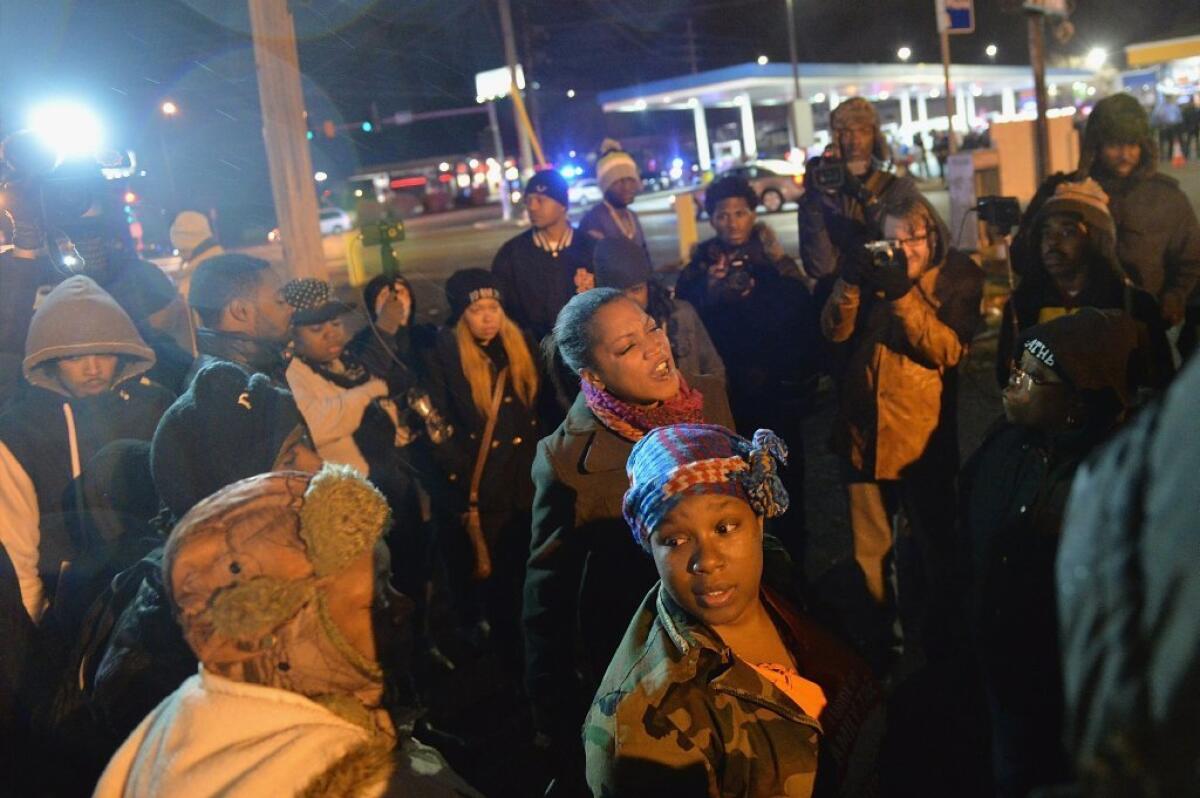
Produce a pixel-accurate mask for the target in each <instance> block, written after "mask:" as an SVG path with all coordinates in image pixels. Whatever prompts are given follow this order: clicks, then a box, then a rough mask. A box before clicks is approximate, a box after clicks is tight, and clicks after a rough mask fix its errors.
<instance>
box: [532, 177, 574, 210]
mask: <svg viewBox="0 0 1200 798" xmlns="http://www.w3.org/2000/svg"><path fill="white" fill-rule="evenodd" d="M530 194H541V195H543V196H546V197H549V198H550V199H552V200H554V201H555V202H557V203H558V204H559V205H561V206H563V207H564V208H566V207H567V206H569V205H570V204H571V200H570V199H569V195H568V193H567V180H566V178H564V177H563V176H562V175H560V174H559V173H558V172H556V171H555V170H553V169H543V170H542V171H540V172H537V173H535V174H534V176H533V177H531V178H529V182H528V183H526V184H525V196H526V197H528V196H529V195H530Z"/></svg>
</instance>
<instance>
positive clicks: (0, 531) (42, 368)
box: [0, 275, 174, 622]
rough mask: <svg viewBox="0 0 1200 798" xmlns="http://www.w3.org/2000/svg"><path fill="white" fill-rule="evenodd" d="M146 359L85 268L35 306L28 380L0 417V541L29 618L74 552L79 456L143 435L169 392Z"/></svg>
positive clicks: (148, 352) (45, 601)
mask: <svg viewBox="0 0 1200 798" xmlns="http://www.w3.org/2000/svg"><path fill="white" fill-rule="evenodd" d="M153 365H154V351H153V350H152V349H151V348H150V347H148V346H146V343H145V342H144V341H143V340H142V338H141V336H139V335H138V333H137V330H136V329H135V327H134V325H133V322H132V321H131V320H130V318H129V316H128V315H127V314H126V313H125V311H123V310H121V308H120V306H119V305H117V303H116V302H115V301H114V300H113V298H112V297H110V296H109V295H108V294H106V293H105V292H104V291H103V290H102V289H101V288H100V287H99V286H98V285H96V283H95V282H94V281H92V280H91V279H90V278H88V277H83V276H82V275H79V276H75V277H71V278H69V279H67V280H65V281H63V282H62V283H59V285H58V286H56V287H55V288H54V290H53V291H51V292H50V293H49V294H48V295H47V296H46V299H45V300H44V301H43V302H42V305H41V306H40V307H39V308H38V310H37V312H36V313H34V316H33V320H32V322H31V323H30V325H29V336H28V338H27V339H26V343H25V360H24V362H23V370H24V374H25V379H26V380H27V381H28V383H29V388H28V389H27V390H26V391H25V392H24V393H23V394H22V395H21V396H20V397H18V398H17V399H16V400H15V401H14V402H13V404H12V405H11V406H10V407H9V408H8V409H7V411H6V412H5V413H4V415H3V416H2V417H0V518H3V519H4V523H3V524H0V544H2V545H3V546H4V548H5V550H6V551H7V552H8V556H9V558H10V559H11V560H12V563H13V567H14V569H15V571H16V575H17V580H18V583H19V584H20V588H21V600H22V603H23V604H24V606H25V610H26V612H27V613H28V614H29V616H30V618H32V619H33V620H34V621H35V622H38V621H40V620H41V618H42V615H43V613H45V611H46V609H47V607H49V606H50V605H51V604H52V603H53V600H54V591H55V584H56V580H57V578H58V575H59V572H60V571H61V569H62V566H63V564H64V563H68V562H70V561H71V559H72V558H73V556H74V555H75V552H74V544H73V535H72V526H73V525H74V524H76V523H77V521H78V519H77V518H72V515H71V513H70V512H69V511H68V509H67V507H68V505H67V504H66V502H67V500H68V497H69V494H70V492H71V490H72V486H73V485H75V484H77V483H76V480H77V479H78V477H79V476H80V474H81V473H82V464H84V463H86V462H87V461H88V460H89V459H90V458H91V457H92V456H93V455H94V454H95V453H96V452H97V451H99V449H100V448H101V447H102V446H104V445H105V444H106V443H108V442H109V441H113V440H116V439H118V438H134V439H139V440H149V439H150V437H151V436H152V435H153V434H154V427H155V425H156V424H157V423H158V419H159V417H160V416H161V415H162V414H163V413H164V412H165V411H166V409H167V407H169V406H170V404H171V401H172V399H173V398H174V397H173V396H172V394H171V393H170V392H169V391H167V390H166V389H165V388H162V387H161V386H158V385H155V384H153V383H152V382H150V380H148V379H144V378H143V376H142V375H144V373H145V372H146V371H147V370H149V369H150V367H151V366H153Z"/></svg>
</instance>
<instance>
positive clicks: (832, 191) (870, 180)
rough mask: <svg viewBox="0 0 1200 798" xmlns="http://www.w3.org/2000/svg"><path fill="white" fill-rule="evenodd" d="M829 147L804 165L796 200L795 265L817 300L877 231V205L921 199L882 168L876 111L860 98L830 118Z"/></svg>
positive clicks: (885, 155)
mask: <svg viewBox="0 0 1200 798" xmlns="http://www.w3.org/2000/svg"><path fill="white" fill-rule="evenodd" d="M829 125H830V129H831V130H832V131H833V144H832V145H831V150H830V151H827V153H826V155H825V156H824V157H822V158H813V159H812V160H810V161H809V162H808V167H807V169H806V170H805V174H804V195H803V196H802V197H801V198H800V212H799V226H800V259H801V261H802V262H803V264H804V269H805V271H806V272H808V274H809V275H810V276H811V277H813V278H815V279H816V280H817V281H818V288H817V296H818V298H819V299H820V298H823V297H825V296H828V292H829V287H830V286H831V285H832V284H833V281H834V279H835V278H836V277H837V276H838V274H839V273H840V272H841V270H842V265H843V263H844V261H845V259H846V257H847V253H849V252H851V251H852V250H857V249H859V248H860V247H861V245H862V244H863V243H865V242H866V241H868V240H869V239H870V238H871V237H872V236H871V235H870V233H869V231H872V230H875V229H877V225H878V223H879V215H878V211H879V205H880V203H889V202H898V201H900V200H901V199H907V198H914V197H918V196H920V192H919V191H918V190H917V184H916V183H915V182H913V179H912V178H911V177H908V176H907V175H905V176H900V175H897V174H895V173H894V172H892V171H891V170H890V169H888V168H887V163H888V160H889V158H890V153H889V151H888V145H887V140H886V139H885V138H884V136H883V133H882V131H880V129H879V115H878V114H877V113H876V111H875V107H874V106H873V105H871V103H870V102H868V101H867V100H866V99H864V98H862V97H852V98H850V99H849V100H846V101H845V102H843V103H842V104H841V105H839V106H838V107H837V108H835V109H833V112H832V113H831V114H830V115H829Z"/></svg>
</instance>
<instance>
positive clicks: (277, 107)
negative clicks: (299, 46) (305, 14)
mask: <svg viewBox="0 0 1200 798" xmlns="http://www.w3.org/2000/svg"><path fill="white" fill-rule="evenodd" d="M249 4H250V28H251V32H252V34H253V38H254V64H255V67H256V69H255V72H256V73H257V75H258V94H259V103H260V104H261V106H262V117H263V129H262V130H263V144H264V145H266V148H267V166H268V168H269V169H270V172H271V193H272V195H273V196H274V198H275V215H276V217H277V218H278V220H279V232H280V237H281V238H282V239H283V259H284V264H285V267H286V268H287V270H288V271H289V272H290V274H291V275H292V276H293V277H318V278H321V279H324V278H326V277H327V270H326V267H325V254H324V250H323V249H322V247H321V235H320V227H319V226H318V221H317V194H316V190H315V189H314V188H313V168H312V158H311V156H310V155H309V152H308V138H307V136H306V135H305V130H306V127H305V123H304V94H303V92H302V91H301V89H300V59H299V56H298V54H297V52H296V29H295V27H294V25H293V24H292V15H291V12H289V11H288V5H287V0H249Z"/></svg>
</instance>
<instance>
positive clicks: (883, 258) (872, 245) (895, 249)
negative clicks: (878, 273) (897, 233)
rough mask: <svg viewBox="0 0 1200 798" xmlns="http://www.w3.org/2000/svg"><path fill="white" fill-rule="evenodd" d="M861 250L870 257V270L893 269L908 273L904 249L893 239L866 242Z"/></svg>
mask: <svg viewBox="0 0 1200 798" xmlns="http://www.w3.org/2000/svg"><path fill="white" fill-rule="evenodd" d="M863 248H864V249H866V250H867V254H868V255H870V257H871V268H872V269H887V268H893V269H900V270H901V271H904V272H907V271H908V257H907V256H905V254H904V248H903V247H901V246H900V242H899V241H896V240H895V239H883V240H882V241H868V242H867V243H866V244H863Z"/></svg>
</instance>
